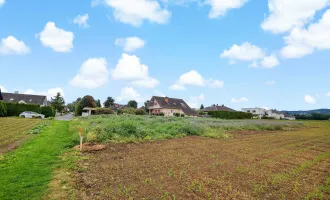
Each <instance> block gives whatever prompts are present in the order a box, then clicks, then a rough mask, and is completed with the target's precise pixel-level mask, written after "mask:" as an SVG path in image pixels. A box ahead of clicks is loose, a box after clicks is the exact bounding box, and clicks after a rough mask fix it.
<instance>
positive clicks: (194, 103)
mask: <svg viewBox="0 0 330 200" xmlns="http://www.w3.org/2000/svg"><path fill="white" fill-rule="evenodd" d="M204 100H205V96H204V94H203V93H202V94H200V95H199V96H192V97H190V100H189V101H188V102H187V104H188V105H189V106H190V107H191V108H199V106H200V105H201V103H202V102H203V101H204Z"/></svg>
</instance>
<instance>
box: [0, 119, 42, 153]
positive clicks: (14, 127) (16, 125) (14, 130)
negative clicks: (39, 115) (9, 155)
mask: <svg viewBox="0 0 330 200" xmlns="http://www.w3.org/2000/svg"><path fill="white" fill-rule="evenodd" d="M40 123H41V120H38V119H19V118H0V154H3V153H6V152H8V151H10V150H12V149H15V148H16V147H17V146H19V144H20V143H22V142H23V141H24V139H26V137H27V136H28V131H29V130H30V129H32V128H33V127H35V126H37V125H38V124H40Z"/></svg>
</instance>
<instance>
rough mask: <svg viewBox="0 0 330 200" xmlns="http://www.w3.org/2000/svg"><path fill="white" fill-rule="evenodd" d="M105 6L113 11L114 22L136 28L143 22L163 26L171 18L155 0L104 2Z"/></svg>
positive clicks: (109, 0) (111, 0)
mask: <svg viewBox="0 0 330 200" xmlns="http://www.w3.org/2000/svg"><path fill="white" fill-rule="evenodd" d="M105 4H106V5H107V6H109V7H111V8H112V9H113V15H114V17H115V19H116V20H118V21H120V22H122V23H125V24H131V25H133V26H136V27H138V26H141V25H142V23H143V22H144V21H149V22H151V23H157V24H165V23H167V21H168V20H169V18H170V17H171V13H170V12H169V11H168V10H167V9H166V8H162V7H161V5H160V4H159V3H158V1H156V0H134V1H132V0H105Z"/></svg>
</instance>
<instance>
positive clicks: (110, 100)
mask: <svg viewBox="0 0 330 200" xmlns="http://www.w3.org/2000/svg"><path fill="white" fill-rule="evenodd" d="M114 104H115V99H114V98H112V97H108V98H107V100H105V102H104V103H103V105H104V107H105V108H110V107H111V106H113V105H114Z"/></svg>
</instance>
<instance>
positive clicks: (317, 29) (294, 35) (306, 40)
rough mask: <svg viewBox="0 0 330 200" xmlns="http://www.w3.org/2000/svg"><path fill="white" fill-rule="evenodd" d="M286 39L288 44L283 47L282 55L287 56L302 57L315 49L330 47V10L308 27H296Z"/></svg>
mask: <svg viewBox="0 0 330 200" xmlns="http://www.w3.org/2000/svg"><path fill="white" fill-rule="evenodd" d="M284 40H285V43H286V44H287V46H285V47H284V48H282V50H281V55H282V56H283V57H285V58H300V57H303V56H305V55H308V54H312V53H313V52H314V51H315V50H324V49H330V10H327V11H326V12H325V13H324V14H323V16H322V18H321V19H320V20H319V21H318V22H317V23H314V24H311V25H309V27H308V28H307V29H305V28H294V29H293V30H292V31H291V33H290V35H289V36H286V37H284Z"/></svg>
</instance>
